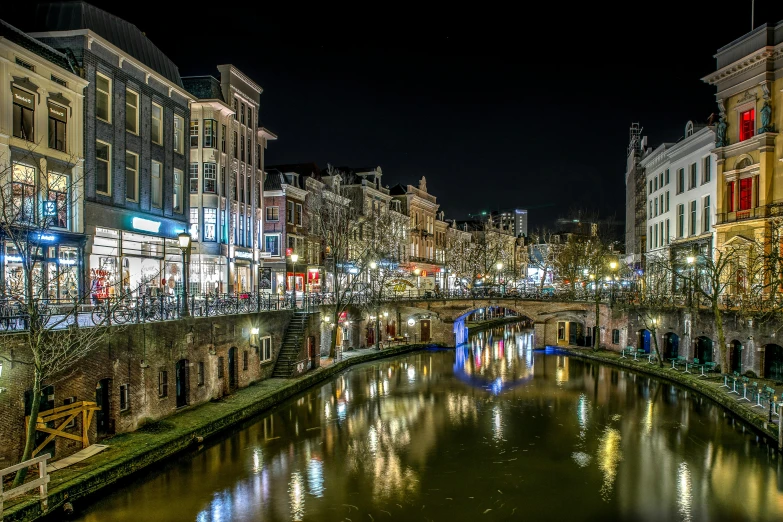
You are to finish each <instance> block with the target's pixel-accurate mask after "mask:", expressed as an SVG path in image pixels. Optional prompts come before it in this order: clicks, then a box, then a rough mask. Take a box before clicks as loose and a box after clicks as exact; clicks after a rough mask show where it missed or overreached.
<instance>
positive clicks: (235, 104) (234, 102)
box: [231, 98, 238, 120]
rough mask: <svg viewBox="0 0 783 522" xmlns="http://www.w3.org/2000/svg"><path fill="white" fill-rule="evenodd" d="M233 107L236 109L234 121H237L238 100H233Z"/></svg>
mask: <svg viewBox="0 0 783 522" xmlns="http://www.w3.org/2000/svg"><path fill="white" fill-rule="evenodd" d="M231 106H232V107H233V108H234V119H235V120H236V119H237V112H238V111H237V99H236V98H234V99H232V100H231Z"/></svg>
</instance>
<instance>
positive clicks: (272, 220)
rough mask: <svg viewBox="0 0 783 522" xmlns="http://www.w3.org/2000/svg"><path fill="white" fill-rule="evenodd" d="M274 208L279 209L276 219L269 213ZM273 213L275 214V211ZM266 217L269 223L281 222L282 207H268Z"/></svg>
mask: <svg viewBox="0 0 783 522" xmlns="http://www.w3.org/2000/svg"><path fill="white" fill-rule="evenodd" d="M272 210H277V217H276V218H274V219H273V218H271V217H269V213H270V211H272ZM272 213H273V214H274V212H272ZM265 219H266V222H267V223H279V222H280V207H279V206H277V205H274V206H269V207H266V215H265Z"/></svg>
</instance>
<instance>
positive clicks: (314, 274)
mask: <svg viewBox="0 0 783 522" xmlns="http://www.w3.org/2000/svg"><path fill="white" fill-rule="evenodd" d="M307 292H308V293H316V294H317V293H320V292H321V269H320V268H318V267H310V268H308V269H307Z"/></svg>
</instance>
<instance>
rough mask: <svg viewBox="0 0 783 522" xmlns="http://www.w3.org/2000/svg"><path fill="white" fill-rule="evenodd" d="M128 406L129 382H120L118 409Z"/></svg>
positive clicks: (123, 409)
mask: <svg viewBox="0 0 783 522" xmlns="http://www.w3.org/2000/svg"><path fill="white" fill-rule="evenodd" d="M128 408H130V384H120V411H125V410H127V409H128Z"/></svg>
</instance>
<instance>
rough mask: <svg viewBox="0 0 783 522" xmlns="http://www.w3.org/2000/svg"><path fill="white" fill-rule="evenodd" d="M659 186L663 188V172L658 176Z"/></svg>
mask: <svg viewBox="0 0 783 522" xmlns="http://www.w3.org/2000/svg"><path fill="white" fill-rule="evenodd" d="M658 186H659V187H661V188H663V172H661V173H660V174H658Z"/></svg>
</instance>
